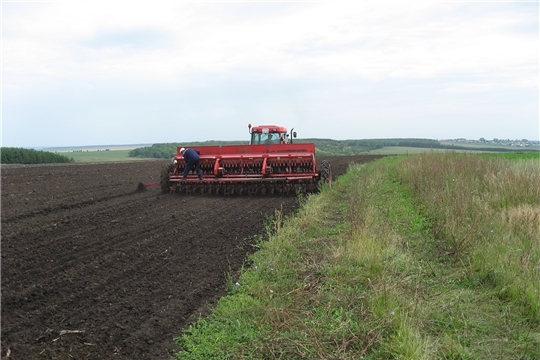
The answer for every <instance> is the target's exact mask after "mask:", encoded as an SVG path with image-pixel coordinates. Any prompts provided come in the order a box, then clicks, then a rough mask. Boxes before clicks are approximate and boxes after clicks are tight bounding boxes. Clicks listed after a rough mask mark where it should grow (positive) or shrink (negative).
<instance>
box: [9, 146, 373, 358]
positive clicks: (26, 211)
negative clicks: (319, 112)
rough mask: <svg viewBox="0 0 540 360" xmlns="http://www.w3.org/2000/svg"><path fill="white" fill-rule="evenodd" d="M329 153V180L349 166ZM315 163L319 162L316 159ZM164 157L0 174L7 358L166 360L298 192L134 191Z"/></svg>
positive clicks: (16, 169)
mask: <svg viewBox="0 0 540 360" xmlns="http://www.w3.org/2000/svg"><path fill="white" fill-rule="evenodd" d="M375 158H378V157H377V156H357V157H332V158H325V159H328V160H330V161H331V162H332V165H333V168H334V176H336V175H339V174H341V173H343V172H344V171H345V170H346V168H347V165H348V164H349V163H350V162H351V161H354V162H366V161H371V160H374V159H375ZM318 160H323V158H319V159H318ZM165 164H166V162H164V161H143V162H126V163H102V164H69V165H47V166H45V165H43V166H16V167H6V166H4V167H2V184H1V185H2V188H1V189H2V193H1V199H2V204H1V217H2V219H1V220H2V221H1V225H2V228H1V230H2V234H1V235H2V239H1V240H2V242H1V247H2V248H1V250H2V251H1V257H2V263H1V266H2V279H1V280H2V300H1V306H2V309H1V311H2V319H1V320H2V322H1V325H2V353H1V355H2V358H3V359H4V358H9V359H21V360H22V359H73V358H75V359H169V358H171V355H172V354H173V353H174V351H175V350H176V349H175V345H174V342H173V338H174V337H175V336H178V335H180V332H181V330H182V328H183V327H185V326H187V325H189V323H190V322H191V321H193V320H195V319H196V318H197V317H198V316H200V314H202V313H204V311H205V309H206V308H208V305H211V304H213V303H214V302H215V301H216V300H217V299H218V298H219V297H220V296H223V295H224V294H225V282H226V276H227V274H234V273H235V271H236V270H238V269H239V268H240V267H241V266H242V264H243V262H244V260H245V258H246V255H247V254H248V253H250V252H253V251H254V250H255V247H254V246H253V245H254V239H255V238H256V237H257V236H258V235H261V234H263V232H264V221H265V219H266V218H267V217H268V216H271V215H273V214H274V213H275V210H279V209H282V210H283V212H284V213H285V214H289V213H291V212H294V211H295V210H296V209H297V206H298V204H297V201H296V199H295V198H294V197H205V196H181V195H175V194H161V192H160V190H159V187H154V188H149V189H148V190H147V191H143V192H137V191H135V190H136V188H137V184H138V183H139V182H142V183H147V182H152V181H157V180H159V179H158V177H159V173H160V171H161V169H162V167H163V166H164V165H165Z"/></svg>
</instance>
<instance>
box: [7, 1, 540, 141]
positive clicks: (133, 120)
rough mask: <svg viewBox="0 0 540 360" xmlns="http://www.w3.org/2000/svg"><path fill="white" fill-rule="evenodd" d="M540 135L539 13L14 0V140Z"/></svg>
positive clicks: (533, 9)
mask: <svg viewBox="0 0 540 360" xmlns="http://www.w3.org/2000/svg"><path fill="white" fill-rule="evenodd" d="M248 123H252V124H254V125H256V124H268V123H275V124H280V125H284V126H286V127H288V128H291V127H294V128H295V131H297V132H298V135H299V137H301V138H330V139H336V140H342V139H371V138H398V137H399V138H429V139H448V138H467V139H479V138H481V137H484V138H486V139H493V138H499V139H507V138H509V139H523V138H525V139H530V140H536V139H539V138H540V134H539V132H540V125H539V4H538V2H537V1H531V2H489V1H486V2H457V1H456V2H454V1H449V2H442V1H441V2H438V1H400V2H396V1H386V2H385V1H377V2H376V1H366V2H363V1H358V2H335V1H331V2H330V1H328V2H226V1H212V2H178V1H174V2H173V1H160V0H157V1H118V0H107V1H100V0H94V1H55V2H52V1H51V2H46V1H43V2H40V1H37V2H25V1H2V146H16V147H36V148H39V147H54V146H82V145H115V144H118V145H120V144H141V143H144V144H146V143H164V142H185V141H203V140H242V139H247V138H248V129H247V124H248Z"/></svg>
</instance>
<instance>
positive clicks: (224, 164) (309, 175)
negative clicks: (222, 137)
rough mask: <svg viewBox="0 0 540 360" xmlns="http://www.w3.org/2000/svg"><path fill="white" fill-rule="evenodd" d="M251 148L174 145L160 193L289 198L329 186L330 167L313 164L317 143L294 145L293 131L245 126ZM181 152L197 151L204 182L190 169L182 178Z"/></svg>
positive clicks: (184, 162) (162, 179)
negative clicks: (184, 150)
mask: <svg viewBox="0 0 540 360" xmlns="http://www.w3.org/2000/svg"><path fill="white" fill-rule="evenodd" d="M248 128H249V133H250V135H251V141H250V144H249V145H247V144H246V145H222V146H196V145H194V146H189V145H187V146H183V147H178V148H177V152H176V155H175V156H174V158H173V161H172V163H171V164H169V165H167V166H166V167H165V168H164V169H163V170H162V173H161V182H160V184H161V189H162V191H163V192H166V193H168V192H178V193H183V194H203V195H204V194H208V195H212V194H215V195H217V194H219V195H288V194H292V195H294V194H297V193H312V192H316V191H317V190H318V188H319V185H320V183H321V182H328V183H330V184H331V182H332V166H331V164H330V163H329V162H327V161H323V162H322V163H321V164H320V168H318V167H317V164H316V161H315V144H313V143H294V141H293V138H296V132H293V130H294V129H292V130H291V131H290V133H288V132H287V129H286V128H285V127H282V126H276V125H260V126H253V127H252V126H251V124H249V125H248ZM183 148H192V149H195V150H197V151H198V152H199V157H200V169H201V170H202V173H203V178H202V180H200V179H199V176H198V174H196V173H195V171H193V170H191V171H190V172H189V174H188V175H187V177H186V178H184V177H183V173H184V169H185V166H186V161H185V159H184V156H183V154H182V151H181V150H183Z"/></svg>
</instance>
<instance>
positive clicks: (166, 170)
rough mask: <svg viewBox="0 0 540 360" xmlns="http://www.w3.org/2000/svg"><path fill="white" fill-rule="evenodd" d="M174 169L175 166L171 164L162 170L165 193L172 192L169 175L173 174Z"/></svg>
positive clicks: (162, 186)
mask: <svg viewBox="0 0 540 360" xmlns="http://www.w3.org/2000/svg"><path fill="white" fill-rule="evenodd" d="M173 168H174V164H169V165H166V166H165V167H164V168H163V169H162V170H161V178H160V179H161V192H163V193H169V192H171V187H170V184H169V174H170V173H171V171H172V170H173Z"/></svg>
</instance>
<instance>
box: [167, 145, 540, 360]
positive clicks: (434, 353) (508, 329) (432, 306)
mask: <svg viewBox="0 0 540 360" xmlns="http://www.w3.org/2000/svg"><path fill="white" fill-rule="evenodd" d="M538 165H539V164H538V161H537V160H505V159H490V158H482V157H480V156H474V155H471V154H456V153H448V154H434V153H431V154H422V155H415V156H404V157H394V158H385V159H382V160H379V161H377V162H374V163H371V164H366V165H363V166H357V165H355V166H352V167H350V169H349V171H348V172H347V174H346V175H344V176H342V177H340V179H339V180H338V181H336V182H335V183H334V185H333V187H332V188H331V189H330V188H323V189H322V192H321V193H320V194H317V195H313V196H309V197H308V198H305V199H303V200H302V201H303V204H302V206H301V209H300V210H299V212H298V213H297V214H296V215H295V216H294V217H290V218H286V219H282V218H281V215H280V213H279V212H276V215H275V217H274V219H273V220H272V221H270V222H269V224H268V226H267V228H268V236H267V239H265V240H264V241H263V240H262V239H261V241H260V242H259V247H260V250H259V251H258V252H257V253H255V254H254V255H252V256H250V258H249V264H248V265H249V266H247V267H246V269H244V271H243V272H242V274H241V275H240V277H239V279H238V281H234V280H230V281H229V293H230V295H228V296H226V297H224V298H222V299H221V300H220V301H219V303H218V305H217V306H216V307H215V309H214V311H213V312H212V313H211V314H210V315H209V316H207V317H205V318H201V319H199V320H198V321H197V322H196V323H194V324H193V325H191V326H190V327H189V328H188V329H185V330H184V332H183V334H182V336H181V337H179V338H178V339H176V341H177V343H178V345H179V347H180V351H179V352H178V353H177V355H176V356H177V358H178V359H274V358H276V359H277V358H287V359H306V358H307V359H329V358H334V359H358V358H364V359H398V358H399V359H537V358H540V316H539V311H538V306H539V303H540V291H539V287H540V286H539V280H540V275H539V272H540V271H538V269H539V267H538V266H539V261H540V250H539V244H538V241H537V239H538V236H539V234H540V215H539V214H540V210H539V209H540V207H539V203H538V201H539V198H540V196H539V195H540V194H539V192H540V189H539V188H538V180H539V178H540V176H539V169H540V167H538ZM231 279H232V278H231Z"/></svg>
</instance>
